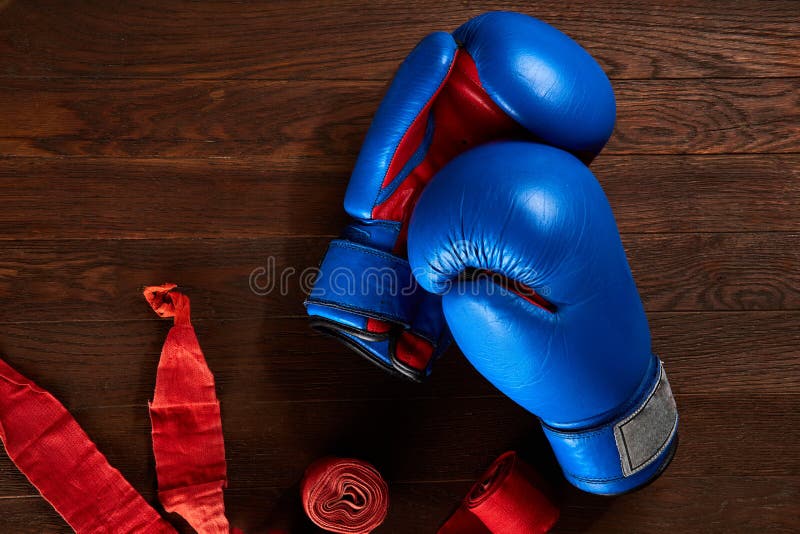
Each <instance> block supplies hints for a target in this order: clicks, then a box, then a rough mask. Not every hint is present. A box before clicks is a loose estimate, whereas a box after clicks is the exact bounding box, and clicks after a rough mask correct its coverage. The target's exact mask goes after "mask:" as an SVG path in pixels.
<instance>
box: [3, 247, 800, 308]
mask: <svg viewBox="0 0 800 534" xmlns="http://www.w3.org/2000/svg"><path fill="white" fill-rule="evenodd" d="M329 241H330V238H328V237H313V238H311V237H309V238H307V237H297V238H285V237H274V238H254V239H244V238H237V239H234V238H230V239H170V240H157V239H151V240H148V239H135V240H100V239H97V240H85V239H83V240H56V241H51V240H25V241H15V242H8V241H6V242H1V243H5V246H4V247H0V250H2V251H3V253H2V255H0V275H2V276H0V291H2V292H3V293H4V295H5V306H4V307H2V308H0V322H21V321H33V322H41V321H46V322H47V321H49V322H52V321H63V320H67V319H75V320H91V319H97V320H112V319H143V318H148V313H147V310H146V309H145V307H144V306H142V302H141V295H140V293H139V288H141V287H144V286H147V285H152V284H154V283H162V282H164V281H169V280H173V279H174V278H175V276H176V274H175V273H179V274H180V283H181V286H182V287H185V288H186V289H187V290H188V291H189V292H190V293H191V294H192V295H193V297H194V299H195V302H196V305H195V306H194V307H193V309H194V310H195V311H194V313H195V316H196V317H198V318H215V319H218V320H221V319H239V318H244V317H249V318H254V317H264V318H270V317H276V316H277V317H285V316H299V315H302V314H304V313H305V311H304V308H303V304H302V303H303V300H304V299H305V296H306V295H307V293H308V291H310V288H311V287H312V284H313V280H314V278H315V276H316V273H317V266H318V264H319V261H320V258H321V257H322V255H323V254H324V252H325V250H326V248H327V246H328V243H329ZM623 244H624V245H625V247H626V249H627V252H628V257H629V263H630V265H631V268H632V270H633V274H634V277H635V278H636V281H637V284H638V287H639V292H640V295H641V297H642V300H643V301H644V303H645V308H646V310H647V311H649V312H657V311H683V312H685V311H723V310H726V311H732V310H800V246H798V244H800V234H798V233H788V232H771V233H727V234H726V233H723V234H694V233H679V234H631V235H623ZM354 280H355V282H354V283H357V282H358V279H354Z"/></svg>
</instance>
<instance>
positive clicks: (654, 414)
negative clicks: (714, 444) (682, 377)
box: [614, 362, 678, 476]
mask: <svg viewBox="0 0 800 534" xmlns="http://www.w3.org/2000/svg"><path fill="white" fill-rule="evenodd" d="M659 368H660V371H661V372H660V377H659V379H658V383H657V384H656V386H655V388H653V391H651V392H650V395H649V396H648V397H647V399H646V400H645V401H644V403H643V404H642V405H641V406H640V407H639V408H638V409H637V410H636V411H635V412H633V413H632V414H631V415H629V416H628V417H626V418H625V419H623V420H622V421H620V422H619V423H617V424H616V425H614V439H615V441H616V442H617V451H619V457H620V461H621V462H622V474H623V475H625V476H630V475H633V474H634V473H637V472H639V471H641V470H642V469H644V468H645V467H647V466H648V465H649V464H650V463H651V462H652V461H653V460H655V459H656V457H657V456H658V455H659V454H661V453H662V452H663V451H664V449H665V448H666V447H667V444H668V443H669V442H670V440H671V439H672V436H673V435H674V434H675V432H676V431H677V429H678V408H677V406H676V405H675V399H674V398H673V397H672V389H670V387H669V380H667V374H666V373H665V372H664V367H663V365H661V362H659Z"/></svg>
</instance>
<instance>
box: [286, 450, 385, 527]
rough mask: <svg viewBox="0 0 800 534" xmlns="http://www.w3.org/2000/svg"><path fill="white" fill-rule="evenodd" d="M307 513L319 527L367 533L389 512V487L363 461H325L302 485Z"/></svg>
mask: <svg viewBox="0 0 800 534" xmlns="http://www.w3.org/2000/svg"><path fill="white" fill-rule="evenodd" d="M300 493H301V497H302V499H303V508H304V509H305V511H306V514H307V515H308V517H309V518H310V519H311V521H313V522H314V524H316V525H317V526H319V527H321V528H324V529H325V530H328V531H331V532H338V533H341V534H366V533H368V532H371V531H372V530H374V529H375V528H377V527H378V525H380V524H381V523H383V520H384V519H385V518H386V512H387V511H388V509H389V487H388V486H387V485H386V481H385V480H383V477H381V474H380V473H379V472H378V471H377V470H376V469H375V468H374V467H372V466H371V465H370V464H368V463H366V462H363V461H361V460H352V459H342V458H322V459H320V460H317V461H316V462H314V463H313V464H311V465H310V466H309V467H308V468H307V469H306V472H305V476H304V477H303V481H302V482H301V483H300Z"/></svg>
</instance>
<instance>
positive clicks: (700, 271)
mask: <svg viewBox="0 0 800 534" xmlns="http://www.w3.org/2000/svg"><path fill="white" fill-rule="evenodd" d="M623 242H624V243H625V245H626V250H627V253H628V259H629V263H630V265H631V268H632V270H633V273H634V277H635V278H636V282H637V285H638V287H639V291H640V294H641V296H642V300H643V301H644V303H645V307H646V308H647V309H648V310H654V311H655V310H657V311H669V310H758V309H764V310H769V309H773V310H774V309H797V307H798V305H800V233H786V234H784V233H753V234H750V233H742V234H739V233H730V234H678V235H675V234H654V235H638V234H634V235H631V236H623Z"/></svg>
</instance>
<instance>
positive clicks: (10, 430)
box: [0, 360, 175, 534]
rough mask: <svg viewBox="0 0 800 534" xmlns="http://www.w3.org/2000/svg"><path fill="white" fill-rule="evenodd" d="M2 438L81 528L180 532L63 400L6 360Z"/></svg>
mask: <svg viewBox="0 0 800 534" xmlns="http://www.w3.org/2000/svg"><path fill="white" fill-rule="evenodd" d="M0 438H2V441H3V445H5V448H6V452H8V456H9V457H10V458H11V460H12V461H13V462H14V464H15V465H16V466H17V468H18V469H19V470H20V471H21V472H22V473H23V474H24V475H25V476H26V477H28V480H30V481H31V483H32V484H33V485H34V486H36V489H37V490H39V493H41V494H42V497H44V498H45V499H47V501H48V502H49V503H50V504H52V505H53V508H55V509H56V511H57V512H58V513H59V514H61V517H63V518H64V519H65V520H66V521H67V523H69V525H70V526H71V527H72V528H73V529H74V530H75V532H78V533H79V534H82V533H84V532H86V533H89V532H145V533H168V532H169V533H172V532H175V530H174V529H173V528H172V527H171V526H170V525H169V523H167V522H166V521H164V519H162V518H161V516H159V515H158V513H157V512H156V511H155V510H154V509H153V508H151V507H150V506H149V505H148V504H147V503H146V502H145V500H144V499H143V498H142V497H141V495H139V493H137V492H136V490H135V489H133V487H132V486H131V485H130V484H129V483H128V481H127V480H125V478H124V477H123V476H122V474H120V472H119V471H117V470H116V469H114V468H113V467H112V466H111V465H110V464H109V463H108V460H106V457H105V456H103V454H102V453H100V451H98V450H97V447H96V446H95V444H94V443H93V442H92V440H91V439H89V436H87V435H86V433H85V432H84V431H83V430H82V429H81V427H80V426H79V425H78V423H77V422H76V421H75V419H73V418H72V416H71V415H70V414H69V412H67V410H66V409H65V408H64V406H62V405H61V403H60V402H58V401H57V400H56V399H55V398H54V397H53V396H52V395H51V394H50V393H48V392H47V391H45V390H43V389H41V388H40V387H38V386H37V385H36V384H34V383H33V382H32V381H30V380H28V379H27V378H25V377H24V376H22V375H21V374H19V373H17V372H16V371H15V370H14V369H12V368H11V367H10V366H9V365H8V364H6V363H5V362H4V361H2V360H0Z"/></svg>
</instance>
